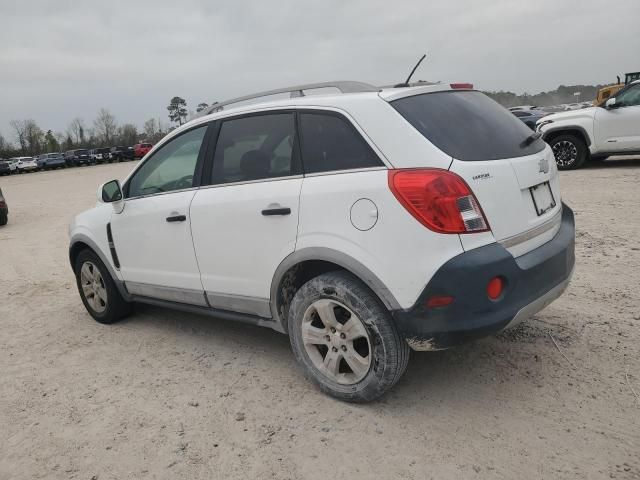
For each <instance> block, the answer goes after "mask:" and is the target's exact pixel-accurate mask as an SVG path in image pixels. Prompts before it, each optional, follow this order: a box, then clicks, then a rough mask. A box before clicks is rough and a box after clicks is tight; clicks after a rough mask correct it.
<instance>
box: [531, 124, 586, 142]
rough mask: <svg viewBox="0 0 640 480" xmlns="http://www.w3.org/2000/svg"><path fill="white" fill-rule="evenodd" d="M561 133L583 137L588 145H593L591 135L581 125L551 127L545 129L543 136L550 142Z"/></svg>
mask: <svg viewBox="0 0 640 480" xmlns="http://www.w3.org/2000/svg"><path fill="white" fill-rule="evenodd" d="M560 135H575V136H577V137H579V138H581V139H582V140H583V141H584V143H585V145H586V146H587V147H590V146H591V137H589V134H588V133H587V131H586V130H585V129H584V128H583V127H581V126H579V125H571V126H566V127H555V128H550V129H548V130H545V132H544V133H543V134H542V138H543V140H544V141H545V142H547V143H550V142H551V141H552V140H553V139H554V138H556V137H558V136H560Z"/></svg>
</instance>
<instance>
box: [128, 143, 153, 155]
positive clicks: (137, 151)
mask: <svg viewBox="0 0 640 480" xmlns="http://www.w3.org/2000/svg"><path fill="white" fill-rule="evenodd" d="M152 148H153V145H151V144H150V143H136V144H135V145H134V146H133V156H134V158H142V157H144V156H145V155H146V154H147V153H149V150H151V149H152Z"/></svg>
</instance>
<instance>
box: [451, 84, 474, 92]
mask: <svg viewBox="0 0 640 480" xmlns="http://www.w3.org/2000/svg"><path fill="white" fill-rule="evenodd" d="M449 86H450V87H451V88H453V89H454V90H459V89H463V90H472V89H473V83H450V84H449Z"/></svg>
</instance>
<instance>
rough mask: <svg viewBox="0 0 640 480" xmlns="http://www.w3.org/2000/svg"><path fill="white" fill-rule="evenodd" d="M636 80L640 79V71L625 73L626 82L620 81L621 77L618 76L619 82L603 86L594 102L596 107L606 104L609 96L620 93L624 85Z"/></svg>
mask: <svg viewBox="0 0 640 480" xmlns="http://www.w3.org/2000/svg"><path fill="white" fill-rule="evenodd" d="M636 80H640V72H631V73H625V74H624V83H622V82H621V81H620V77H618V82H617V83H614V84H613V85H607V86H606V87H602V88H601V89H600V90H598V93H597V94H596V99H595V100H594V101H593V104H594V105H595V106H596V107H599V106H601V105H604V102H606V101H607V100H608V99H609V98H611V97H613V96H614V95H615V94H616V93H618V91H619V90H620V89H622V87H624V86H625V85H628V84H630V83H631V82H634V81H636Z"/></svg>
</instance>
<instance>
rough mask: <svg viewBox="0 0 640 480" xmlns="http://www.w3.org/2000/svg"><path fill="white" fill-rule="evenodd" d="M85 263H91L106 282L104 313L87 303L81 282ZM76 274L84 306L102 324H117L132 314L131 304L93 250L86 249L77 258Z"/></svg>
mask: <svg viewBox="0 0 640 480" xmlns="http://www.w3.org/2000/svg"><path fill="white" fill-rule="evenodd" d="M85 262H90V263H91V264H93V265H94V266H95V267H96V268H97V269H98V271H99V273H100V275H101V277H102V280H103V282H104V288H105V290H106V292H107V302H106V308H105V309H104V311H102V312H98V311H96V310H95V309H94V308H93V307H92V306H91V305H90V304H89V302H88V301H87V298H86V297H85V295H84V293H83V289H82V284H81V280H80V277H81V275H80V270H81V268H82V266H83V265H84V264H85ZM74 272H75V274H76V285H77V287H78V293H79V294H80V298H81V299H82V303H83V304H84V306H85V308H86V309H87V312H89V314H90V315H91V316H92V317H93V318H94V320H96V321H97V322H100V323H105V324H110V323H114V322H117V321H118V320H120V319H122V318H124V317H126V316H127V315H129V314H130V313H131V304H130V303H129V302H126V301H125V300H124V298H122V295H120V292H119V291H118V288H117V287H116V285H115V283H114V281H113V279H112V278H111V275H110V274H109V270H108V269H107V267H105V265H104V263H102V260H100V258H99V257H98V255H96V254H95V252H93V251H92V250H89V249H84V250H82V251H81V252H80V253H79V254H78V257H77V258H76V261H75V265H74Z"/></svg>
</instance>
